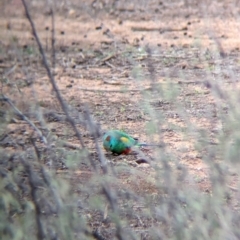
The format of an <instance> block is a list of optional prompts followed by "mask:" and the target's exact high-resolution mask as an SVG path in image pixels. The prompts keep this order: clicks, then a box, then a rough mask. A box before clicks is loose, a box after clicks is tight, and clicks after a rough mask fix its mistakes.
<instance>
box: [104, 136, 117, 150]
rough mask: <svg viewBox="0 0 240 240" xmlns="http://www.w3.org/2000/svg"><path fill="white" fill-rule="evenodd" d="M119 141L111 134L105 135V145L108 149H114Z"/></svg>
mask: <svg viewBox="0 0 240 240" xmlns="http://www.w3.org/2000/svg"><path fill="white" fill-rule="evenodd" d="M116 143H117V139H116V138H115V137H113V136H111V135H109V134H105V135H104V136H103V147H104V148H105V150H107V151H112V150H113V148H114V146H115V145H116Z"/></svg>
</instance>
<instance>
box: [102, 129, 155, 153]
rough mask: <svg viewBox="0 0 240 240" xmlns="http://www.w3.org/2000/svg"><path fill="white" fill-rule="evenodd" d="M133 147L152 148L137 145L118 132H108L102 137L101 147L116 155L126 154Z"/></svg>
mask: <svg viewBox="0 0 240 240" xmlns="http://www.w3.org/2000/svg"><path fill="white" fill-rule="evenodd" d="M134 146H139V147H141V146H152V145H149V144H146V143H138V140H137V139H135V138H133V137H131V136H129V135H128V134H127V133H125V132H122V131H119V130H110V131H108V132H106V133H105V134H104V136H103V147H104V148H105V150H107V151H111V152H112V153H116V154H119V155H120V154H128V153H130V152H131V151H132V147H134Z"/></svg>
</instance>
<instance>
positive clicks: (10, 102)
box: [0, 96, 47, 145]
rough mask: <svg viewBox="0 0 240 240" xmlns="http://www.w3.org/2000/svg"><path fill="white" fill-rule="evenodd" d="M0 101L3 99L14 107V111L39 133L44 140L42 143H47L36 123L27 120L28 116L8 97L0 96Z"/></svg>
mask: <svg viewBox="0 0 240 240" xmlns="http://www.w3.org/2000/svg"><path fill="white" fill-rule="evenodd" d="M0 101H5V102H7V103H8V104H9V105H11V107H12V108H13V109H14V111H15V112H16V113H17V114H18V115H20V116H21V117H22V119H23V120H25V121H26V122H27V123H28V124H29V125H30V126H31V127H32V128H33V129H34V130H35V131H36V132H37V134H38V135H39V137H40V138H41V140H42V141H43V142H44V144H46V145H47V139H46V138H45V137H44V136H43V134H42V132H41V131H40V130H39V129H38V128H37V127H36V125H35V124H34V123H33V122H32V121H30V120H29V118H28V117H27V116H25V115H24V114H23V113H22V112H21V111H20V110H19V109H18V108H17V107H16V106H15V105H14V104H13V102H12V101H11V100H10V99H9V98H8V97H5V96H3V97H1V98H0Z"/></svg>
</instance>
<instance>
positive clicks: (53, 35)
mask: <svg viewBox="0 0 240 240" xmlns="http://www.w3.org/2000/svg"><path fill="white" fill-rule="evenodd" d="M51 17H52V36H51V44H52V68H53V69H54V68H55V62H56V61H55V59H56V58H55V56H56V52H55V19H54V12H53V9H52V8H51Z"/></svg>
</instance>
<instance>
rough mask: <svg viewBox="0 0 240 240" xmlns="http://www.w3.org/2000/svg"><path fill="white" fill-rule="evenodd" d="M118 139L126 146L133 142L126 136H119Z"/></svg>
mask: <svg viewBox="0 0 240 240" xmlns="http://www.w3.org/2000/svg"><path fill="white" fill-rule="evenodd" d="M120 141H121V142H122V143H124V144H125V145H126V147H131V146H132V145H133V144H132V143H131V141H130V140H129V138H127V137H120Z"/></svg>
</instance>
